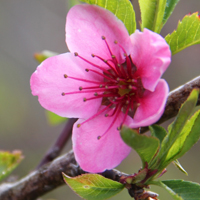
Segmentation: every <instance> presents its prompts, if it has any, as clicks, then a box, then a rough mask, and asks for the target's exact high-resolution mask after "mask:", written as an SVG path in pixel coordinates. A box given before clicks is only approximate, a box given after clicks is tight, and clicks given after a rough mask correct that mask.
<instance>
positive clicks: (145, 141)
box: [121, 126, 160, 167]
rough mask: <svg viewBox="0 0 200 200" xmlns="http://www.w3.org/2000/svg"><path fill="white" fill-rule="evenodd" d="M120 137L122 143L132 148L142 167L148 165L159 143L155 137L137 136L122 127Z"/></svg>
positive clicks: (131, 130)
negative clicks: (137, 155)
mask: <svg viewBox="0 0 200 200" xmlns="http://www.w3.org/2000/svg"><path fill="white" fill-rule="evenodd" d="M121 137H122V139H123V140H124V142H125V143H126V144H127V145H129V146H130V147H132V148H133V149H134V150H135V151H136V152H137V153H138V154H139V156H140V158H141V160H142V163H143V167H144V166H145V162H147V163H149V162H150V161H151V159H152V158H153V157H154V155H155V154H156V152H157V151H158V148H159V145H160V142H159V140H158V139H157V138H156V137H152V136H150V137H148V136H146V135H141V134H138V133H137V132H136V131H135V130H133V129H130V128H127V127H125V126H124V127H123V128H122V130H121Z"/></svg>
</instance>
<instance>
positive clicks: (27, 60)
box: [0, 0, 200, 200]
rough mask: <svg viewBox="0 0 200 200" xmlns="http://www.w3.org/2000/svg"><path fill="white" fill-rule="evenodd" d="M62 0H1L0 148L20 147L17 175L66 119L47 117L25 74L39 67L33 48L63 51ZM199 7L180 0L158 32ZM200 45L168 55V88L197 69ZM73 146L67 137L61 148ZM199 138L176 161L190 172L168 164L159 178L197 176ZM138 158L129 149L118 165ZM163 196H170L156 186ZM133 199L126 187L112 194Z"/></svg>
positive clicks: (127, 168) (61, 193)
mask: <svg viewBox="0 0 200 200" xmlns="http://www.w3.org/2000/svg"><path fill="white" fill-rule="evenodd" d="M68 4H69V2H67V1H66V0H40V1H33V0H9V1H8V0H1V1H0V149H1V150H10V151H12V150H15V149H20V150H22V152H23V154H24V156H25V158H24V160H23V161H22V163H21V164H20V165H19V166H18V168H17V169H16V170H15V171H14V173H13V174H14V175H17V176H18V178H20V177H23V176H25V175H26V174H27V173H29V172H31V171H32V170H33V169H34V168H35V167H36V166H37V164H38V163H39V161H40V160H41V158H42V157H43V155H44V153H45V152H46V151H47V149H48V148H49V147H50V146H51V144H52V143H54V141H55V139H56V138H57V137H58V135H59V133H60V132H61V130H62V128H63V126H64V124H62V125H59V126H56V127H53V126H50V125H49V124H48V123H47V120H46V117H45V112H44V109H43V108H42V107H41V106H40V104H39V103H38V101H37V97H33V96H32V95H31V91H30V86H29V79H30V76H31V74H32V73H33V72H34V70H35V69H36V67H37V62H36V61H35V60H34V59H33V54H34V53H35V52H40V51H42V50H45V49H47V50H51V51H55V52H58V53H64V52H66V51H68V50H67V47H66V44H65V18H66V14H67V11H68ZM133 5H134V7H135V10H136V14H137V20H138V21H139V18H140V14H139V8H138V4H137V0H133ZM198 10H200V1H199V0H191V1H188V0H181V1H180V2H179V4H178V5H177V7H176V9H175V11H174V13H173V14H172V16H171V17H170V19H169V21H168V22H167V24H166V25H165V26H164V28H163V30H162V32H161V34H162V35H163V36H166V35H167V34H168V33H171V32H172V31H173V30H174V29H176V27H177V23H178V20H181V19H182V18H183V17H184V15H186V14H188V13H190V12H191V13H193V12H196V11H198ZM199 55H200V45H196V46H193V47H189V48H188V49H185V50H184V51H182V52H180V53H178V54H177V55H174V56H173V57H172V63H171V65H170V67H169V68H168V70H167V72H166V73H165V75H164V78H165V79H166V80H167V81H168V83H169V86H170V89H171V90H172V89H174V88H176V87H177V86H179V85H181V84H183V83H185V82H186V81H189V80H190V79H192V78H194V77H195V76H197V75H199V74H200V67H199V61H200V57H199ZM70 149H71V142H69V144H68V145H67V147H66V148H65V149H64V151H63V153H64V152H67V151H68V150H70ZM199 151H200V144H199V143H198V144H196V145H195V146H194V147H193V148H192V149H191V150H190V151H189V152H188V153H187V154H186V155H184V156H183V157H182V158H181V159H180V162H181V163H182V165H183V167H184V168H185V169H186V170H187V172H188V173H189V176H188V177H187V176H185V175H184V174H182V173H181V172H180V171H178V170H177V169H176V168H175V166H173V165H170V166H169V167H168V172H167V173H166V174H165V175H164V176H163V179H174V178H175V179H185V180H191V181H195V182H200V173H199V165H200V158H199ZM140 166H141V162H140V159H139V157H138V156H137V155H136V153H135V152H133V151H132V153H131V154H130V156H129V157H128V158H126V159H125V160H124V161H123V162H122V164H121V165H120V166H118V167H117V169H119V170H121V171H124V172H126V173H134V172H137V170H138V169H139V168H140ZM152 189H153V190H154V191H155V192H159V194H160V199H161V200H169V199H172V198H171V197H170V196H169V195H168V194H167V193H166V192H165V191H163V190H162V189H159V188H157V187H153V188H152ZM41 198H42V199H58V200H65V199H74V200H76V199H77V200H78V199H80V198H79V197H77V196H76V195H75V194H74V193H73V192H72V191H71V190H70V189H69V188H68V187H67V186H62V187H60V188H59V189H57V190H55V191H52V192H51V193H49V194H47V195H45V196H43V197H41ZM122 198H123V199H131V198H130V196H129V195H128V193H127V191H126V190H124V191H123V192H122V193H120V194H119V195H117V196H115V197H113V198H112V199H116V200H118V199H119V200H120V199H122Z"/></svg>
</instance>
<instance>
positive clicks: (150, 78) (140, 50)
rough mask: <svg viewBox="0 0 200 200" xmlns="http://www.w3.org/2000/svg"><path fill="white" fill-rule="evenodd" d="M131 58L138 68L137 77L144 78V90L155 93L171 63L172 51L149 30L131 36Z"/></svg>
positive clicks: (136, 32) (162, 39)
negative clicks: (160, 79)
mask: <svg viewBox="0 0 200 200" xmlns="http://www.w3.org/2000/svg"><path fill="white" fill-rule="evenodd" d="M130 37H131V41H132V44H133V49H132V51H131V58H132V61H133V63H134V64H135V65H136V67H137V73H136V76H137V75H139V76H140V77H141V78H142V83H143V86H144V88H146V89H148V90H150V91H154V89H155V87H156V85H157V83H158V81H159V78H160V77H161V76H162V74H163V73H164V72H165V70H166V69H167V67H168V65H169V64H170V62H171V51H170V48H169V45H168V44H167V43H166V41H165V39H164V38H162V37H161V36H160V35H159V34H157V33H154V32H152V31H150V30H148V29H144V32H140V31H138V30H136V31H135V33H133V34H132V35H131V36H130Z"/></svg>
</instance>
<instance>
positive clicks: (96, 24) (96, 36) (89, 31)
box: [66, 4, 131, 65]
mask: <svg viewBox="0 0 200 200" xmlns="http://www.w3.org/2000/svg"><path fill="white" fill-rule="evenodd" d="M102 36H105V37H106V41H107V42H108V44H109V47H110V49H111V51H112V54H113V55H115V56H116V58H117V59H118V61H119V63H121V62H122V58H121V55H122V50H121V48H120V47H119V45H118V44H114V41H115V40H117V41H118V43H119V44H120V45H121V46H123V48H124V49H126V51H127V53H129V52H128V51H129V50H128V49H129V48H130V45H131V41H130V37H129V34H128V32H127V30H126V28H125V26H124V24H123V23H122V22H121V21H120V20H119V19H117V17H115V15H114V14H113V13H111V12H110V11H108V10H106V9H104V8H101V7H99V6H96V5H87V4H84V5H76V6H74V7H72V8H71V9H70V11H69V12H68V15H67V23H66V43H67V46H68V48H69V50H70V51H71V52H72V53H73V52H78V54H79V55H81V56H83V57H89V56H90V55H91V54H95V55H98V56H100V57H101V58H103V59H110V58H111V55H110V53H109V51H108V48H107V46H106V43H105V41H104V40H102ZM90 59H91V61H92V62H95V63H96V64H101V65H105V64H104V63H103V62H102V61H101V60H99V59H98V58H92V57H90Z"/></svg>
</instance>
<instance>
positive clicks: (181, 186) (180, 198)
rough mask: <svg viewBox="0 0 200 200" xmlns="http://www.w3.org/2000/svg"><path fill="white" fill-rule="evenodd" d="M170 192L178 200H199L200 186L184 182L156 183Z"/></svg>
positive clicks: (167, 181) (168, 181)
mask: <svg viewBox="0 0 200 200" xmlns="http://www.w3.org/2000/svg"><path fill="white" fill-rule="evenodd" d="M154 184H155V185H158V186H160V187H162V188H164V189H165V190H166V191H168V192H169V193H170V194H171V195H172V197H173V198H174V199H176V200H199V199H200V184H198V183H194V182H190V181H184V180H166V181H159V182H154Z"/></svg>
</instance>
